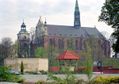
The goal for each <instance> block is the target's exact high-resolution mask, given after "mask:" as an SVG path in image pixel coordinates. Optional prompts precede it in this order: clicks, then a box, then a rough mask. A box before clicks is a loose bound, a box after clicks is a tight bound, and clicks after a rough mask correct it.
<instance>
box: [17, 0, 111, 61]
mask: <svg viewBox="0 0 119 84" xmlns="http://www.w3.org/2000/svg"><path fill="white" fill-rule="evenodd" d="M59 17H60V16H59ZM18 36H19V34H18ZM18 40H19V38H18ZM19 42H21V41H20V40H19ZM27 42H28V43H27V44H29V40H27ZM87 44H88V46H90V47H91V49H92V55H93V57H94V60H99V59H100V58H102V57H101V56H103V57H110V43H109V41H108V40H107V39H106V38H105V37H104V36H103V35H102V34H101V33H100V32H99V31H98V30H97V29H96V27H94V28H92V27H82V26H81V21H80V11H79V5H78V0H76V4H75V10H74V25H73V26H66V25H52V24H47V22H46V21H45V22H43V21H42V19H41V18H40V19H39V21H38V23H37V25H36V29H35V33H34V34H33V36H32V39H31V41H30V46H31V47H30V48H31V49H30V50H31V51H30V52H32V53H31V55H33V51H34V49H35V48H37V47H44V48H48V47H49V46H51V47H53V48H57V49H59V50H61V51H64V50H68V49H71V50H75V51H76V52H78V53H80V52H82V51H86V50H87Z"/></svg>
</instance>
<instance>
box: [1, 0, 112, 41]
mask: <svg viewBox="0 0 119 84" xmlns="http://www.w3.org/2000/svg"><path fill="white" fill-rule="evenodd" d="M104 2H105V0H78V3H79V8H80V13H81V26H83V27H95V26H96V28H97V29H98V30H99V31H101V32H103V33H105V34H107V33H108V34H107V36H109V35H110V34H111V33H112V31H113V30H112V29H111V28H110V27H108V26H107V25H106V24H105V23H103V22H98V16H99V15H100V10H101V7H102V6H103V3H104ZM74 6H75V0H0V39H1V38H3V37H10V38H12V40H16V39H17V33H18V32H19V30H20V26H21V24H22V22H23V20H24V22H25V24H26V26H27V30H28V31H30V29H31V28H32V27H35V26H36V24H37V22H38V19H39V18H40V16H42V19H43V20H45V18H46V20H47V23H48V24H58V25H73V19H74V18H73V17H74V16H73V14H74ZM106 32H107V33H106Z"/></svg>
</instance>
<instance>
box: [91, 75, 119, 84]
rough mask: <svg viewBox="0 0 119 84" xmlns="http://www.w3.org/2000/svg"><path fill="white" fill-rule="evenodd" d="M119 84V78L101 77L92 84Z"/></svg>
mask: <svg viewBox="0 0 119 84" xmlns="http://www.w3.org/2000/svg"><path fill="white" fill-rule="evenodd" d="M115 83H117V84H118V83H119V77H116V76H99V77H96V78H94V79H93V80H92V81H91V84H115Z"/></svg>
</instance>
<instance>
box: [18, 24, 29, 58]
mask: <svg viewBox="0 0 119 84" xmlns="http://www.w3.org/2000/svg"><path fill="white" fill-rule="evenodd" d="M17 39H18V57H20V58H22V57H29V53H30V36H29V33H28V32H27V30H26V25H25V23H24V22H23V23H22V25H21V30H20V31H19V33H18V34H17Z"/></svg>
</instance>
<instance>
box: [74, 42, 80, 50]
mask: <svg viewBox="0 0 119 84" xmlns="http://www.w3.org/2000/svg"><path fill="white" fill-rule="evenodd" d="M75 48H76V50H78V49H79V45H78V40H76V41H75Z"/></svg>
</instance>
